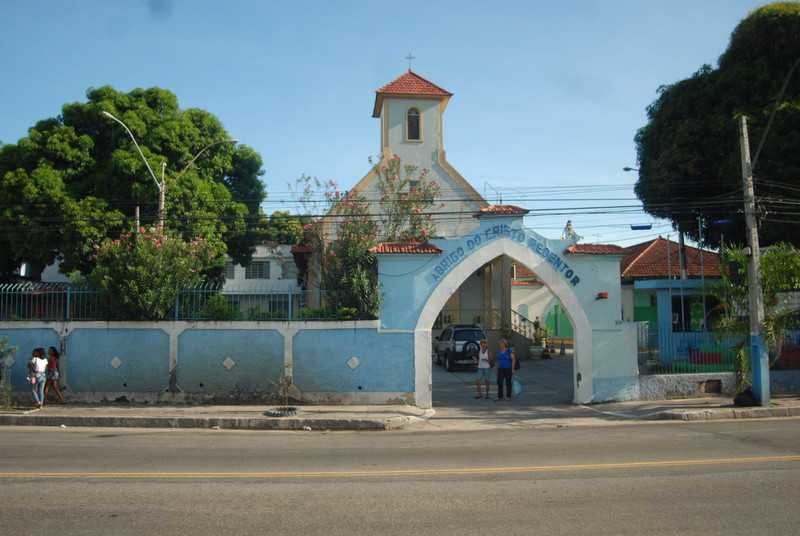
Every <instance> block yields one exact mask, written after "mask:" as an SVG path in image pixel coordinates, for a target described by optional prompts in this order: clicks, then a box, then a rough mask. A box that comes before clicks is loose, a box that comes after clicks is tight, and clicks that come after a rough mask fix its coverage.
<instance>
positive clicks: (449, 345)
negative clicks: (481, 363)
mask: <svg viewBox="0 0 800 536" xmlns="http://www.w3.org/2000/svg"><path fill="white" fill-rule="evenodd" d="M485 338H486V333H484V331H483V329H482V328H481V327H480V326H478V325H476V324H456V325H454V326H447V327H446V328H445V329H444V330H442V333H441V334H440V335H439V336H438V337H436V364H437V365H444V366H445V368H446V369H447V370H453V369H454V368H455V367H457V366H469V367H470V368H472V369H476V368H478V353H479V352H480V341H481V339H485Z"/></svg>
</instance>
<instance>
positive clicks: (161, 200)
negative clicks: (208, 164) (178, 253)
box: [100, 110, 239, 231]
mask: <svg viewBox="0 0 800 536" xmlns="http://www.w3.org/2000/svg"><path fill="white" fill-rule="evenodd" d="M100 113H101V114H102V115H104V116H105V117H107V118H109V119H111V120H112V121H116V122H117V123H119V124H120V125H122V128H124V129H125V132H127V133H128V136H130V138H131V141H133V145H134V146H135V147H136V150H137V151H139V156H141V157H142V161H143V162H144V165H145V166H147V171H148V172H150V176H151V177H152V178H153V182H155V183H156V187H157V188H158V227H159V229H161V230H162V231H163V230H164V222H165V220H166V216H167V213H166V209H165V208H164V206H165V204H166V197H167V179H166V169H167V163H166V162H163V163H162V164H161V180H160V181H159V180H158V178H156V174H155V173H153V168H151V167H150V163H149V162H148V161H147V158H145V156H144V153H143V152H142V148H141V147H139V143H138V142H137V141H136V137H135V136H134V135H133V132H131V129H129V128H128V125H126V124H125V123H123V122H122V121H121V120H120V119H117V118H116V117H114V116H113V115H112V114H111V113H109V112H107V111H105V110H103V111H102V112H100ZM223 143H234V144H235V143H239V141H238V140H234V139H230V140H219V141H215V142H213V143H209V144H208V145H206V146H205V147H203V148H202V149H200V151H198V152H197V154H196V155H194V156H193V157H192V159H191V160H189V163H188V164H186V166H185V167H184V168H183V169H182V170H181V171H180V173H178V174H177V175H176V176H175V179H178V178H180V177H181V175H183V174H184V173H186V171H187V170H188V169H189V168H190V167H192V165H193V164H194V162H195V160H197V159H198V158H200V156H201V155H202V154H203V153H205V152H206V151H207V150H208V149H210V148H211V147H214V146H216V145H221V144H223Z"/></svg>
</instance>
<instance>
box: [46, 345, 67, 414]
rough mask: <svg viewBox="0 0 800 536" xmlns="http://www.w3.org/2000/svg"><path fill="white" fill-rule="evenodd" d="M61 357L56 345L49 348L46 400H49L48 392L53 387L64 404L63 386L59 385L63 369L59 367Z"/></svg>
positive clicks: (60, 401)
mask: <svg viewBox="0 0 800 536" xmlns="http://www.w3.org/2000/svg"><path fill="white" fill-rule="evenodd" d="M60 358H61V355H60V354H59V353H58V350H56V349H55V347H54V346H51V347H50V348H48V349H47V371H46V372H45V374H46V377H47V383H45V384H44V400H47V392H48V391H49V390H50V388H52V389H53V390H54V391H55V392H56V396H57V397H58V401H59V403H61V404H63V403H64V395H63V394H61V387H60V386H59V385H58V382H59V380H60V378H61V370H60V368H59V364H60V363H59V361H60Z"/></svg>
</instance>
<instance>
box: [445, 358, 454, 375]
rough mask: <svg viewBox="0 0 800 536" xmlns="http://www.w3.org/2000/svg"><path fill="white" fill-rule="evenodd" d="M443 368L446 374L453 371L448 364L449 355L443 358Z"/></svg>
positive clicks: (451, 365) (449, 363) (451, 366)
mask: <svg viewBox="0 0 800 536" xmlns="http://www.w3.org/2000/svg"><path fill="white" fill-rule="evenodd" d="M444 368H445V369H447V372H452V371H453V364H452V363H451V362H450V354H447V355H446V356H444Z"/></svg>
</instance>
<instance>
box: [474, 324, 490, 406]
mask: <svg viewBox="0 0 800 536" xmlns="http://www.w3.org/2000/svg"><path fill="white" fill-rule="evenodd" d="M491 375H492V362H491V360H490V359H489V345H488V344H486V339H482V340H481V349H480V351H479V352H478V377H477V378H475V389H476V390H477V392H478V394H477V395H475V398H487V399H488V398H489V378H490V377H491ZM481 382H483V384H484V386H485V387H486V393H484V394H483V395H482V394H481Z"/></svg>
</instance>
